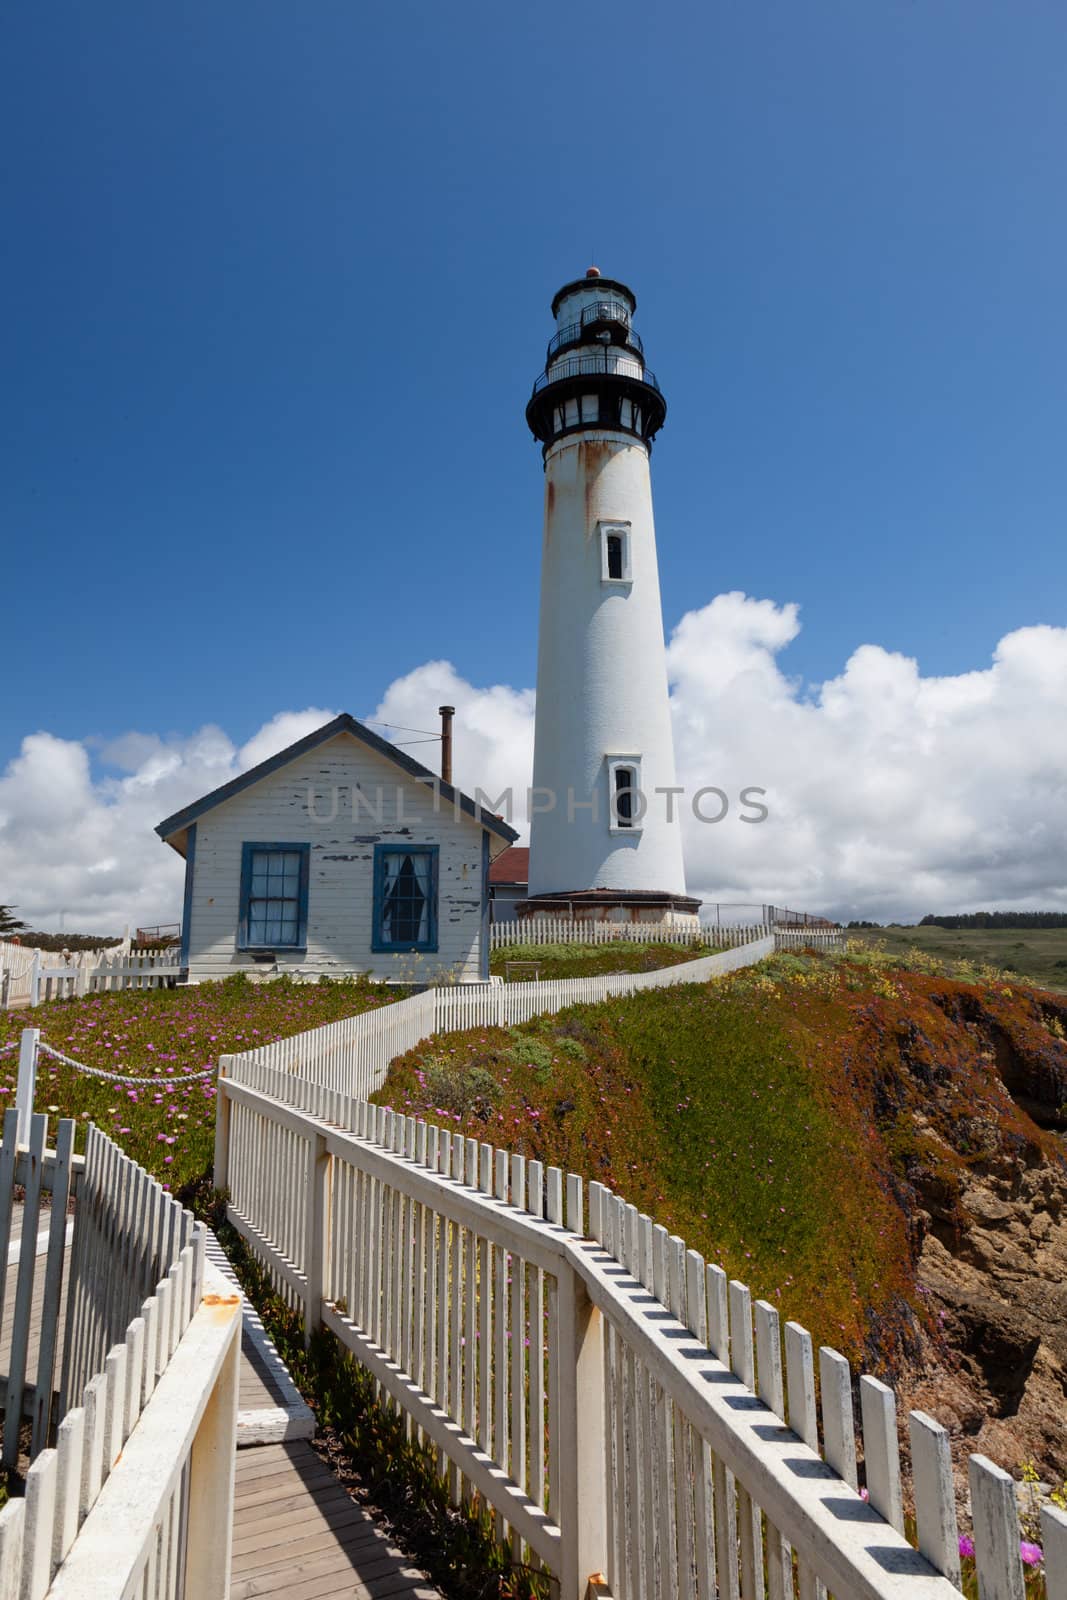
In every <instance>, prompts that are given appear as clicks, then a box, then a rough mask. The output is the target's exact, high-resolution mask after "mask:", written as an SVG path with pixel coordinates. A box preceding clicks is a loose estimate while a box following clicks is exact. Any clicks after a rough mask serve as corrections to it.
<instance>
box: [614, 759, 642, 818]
mask: <svg viewBox="0 0 1067 1600" xmlns="http://www.w3.org/2000/svg"><path fill="white" fill-rule="evenodd" d="M608 787H609V793H610V799H609V805H608V816H609V826H610V828H611V831H612V832H613V833H615V832H617V831H618V830H619V829H623V830H625V831H626V832H632V831H636V830H638V829H639V828H640V826H641V818H642V816H643V815H644V810H645V806H644V797H643V795H642V794H641V763H640V761H639V760H638V759H637V757H628V758H627V757H620V758H618V759H615V760H612V761H610V762H609V764H608Z"/></svg>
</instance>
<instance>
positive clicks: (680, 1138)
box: [375, 946, 1063, 1364]
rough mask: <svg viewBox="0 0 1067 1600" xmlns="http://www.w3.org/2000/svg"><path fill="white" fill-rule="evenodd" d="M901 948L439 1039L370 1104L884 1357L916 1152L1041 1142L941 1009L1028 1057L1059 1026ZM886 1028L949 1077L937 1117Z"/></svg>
mask: <svg viewBox="0 0 1067 1600" xmlns="http://www.w3.org/2000/svg"><path fill="white" fill-rule="evenodd" d="M921 961H922V966H923V969H924V970H922V971H920V972H916V973H911V972H907V971H902V970H900V964H899V961H898V959H897V958H896V957H894V956H892V955H890V954H888V953H886V952H884V951H878V950H870V949H867V950H864V949H863V948H862V947H860V948H857V947H856V946H853V948H852V951H851V952H849V953H848V954H842V955H834V956H820V955H811V954H788V955H779V956H776V957H774V958H772V959H771V960H769V961H767V962H764V963H761V965H760V966H759V967H756V968H751V969H747V970H745V971H742V972H738V973H735V974H734V975H732V976H730V977H727V978H724V979H720V980H716V981H715V982H713V983H710V984H702V985H692V986H688V985H687V986H684V987H680V988H675V989H670V990H652V991H648V992H646V993H643V994H639V995H637V996H634V997H633V998H631V999H627V1000H624V1001H614V1002H609V1003H607V1004H603V1005H598V1006H578V1007H574V1008H572V1009H570V1010H568V1011H566V1012H562V1013H560V1014H559V1015H558V1016H554V1017H543V1018H536V1019H534V1020H533V1021H532V1022H530V1023H528V1024H525V1025H524V1026H522V1027H514V1028H509V1029H491V1028H482V1029H475V1030H472V1031H471V1032H469V1033H466V1034H454V1035H449V1036H448V1037H447V1038H444V1037H439V1038H436V1039H434V1040H431V1041H427V1042H426V1044H424V1045H423V1046H420V1047H418V1048H417V1049H415V1050H413V1051H412V1052H410V1053H409V1054H408V1055H407V1056H405V1057H403V1058H402V1059H401V1060H399V1061H398V1062H395V1063H394V1065H393V1068H392V1071H391V1072H390V1075H389V1078H388V1080H387V1082H386V1084H385V1086H384V1088H383V1089H382V1090H381V1092H380V1093H379V1094H378V1095H377V1096H375V1098H376V1099H378V1100H380V1101H381V1102H382V1103H386V1104H391V1105H393V1106H395V1107H397V1108H398V1109H401V1110H403V1111H405V1112H407V1113H409V1114H416V1115H420V1116H424V1117H426V1118H427V1119H428V1120H430V1121H435V1122H438V1123H441V1122H444V1123H445V1124H450V1125H451V1126H453V1127H454V1128H455V1130H456V1131H457V1132H462V1133H464V1134H466V1135H469V1136H472V1137H474V1138H477V1139H485V1140H489V1141H491V1142H492V1143H494V1144H495V1145H497V1146H498V1147H500V1148H506V1149H512V1150H519V1151H522V1152H524V1153H525V1154H526V1155H527V1156H530V1157H535V1158H537V1159H539V1160H542V1161H544V1162H546V1163H549V1164H552V1165H558V1166H561V1167H563V1168H564V1169H565V1170H570V1171H573V1172H579V1173H581V1174H583V1175H584V1176H585V1177H586V1178H587V1179H591V1178H597V1179H599V1180H600V1181H602V1182H604V1183H606V1184H608V1185H609V1186H610V1187H611V1188H612V1189H614V1190H615V1192H616V1193H618V1194H622V1195H624V1196H625V1197H626V1198H627V1199H628V1200H630V1201H632V1202H634V1203H635V1204H637V1205H638V1206H639V1207H640V1209H642V1210H644V1211H647V1212H648V1213H649V1214H650V1215H652V1216H653V1217H654V1218H655V1219H656V1220H657V1221H659V1222H662V1223H664V1224H665V1225H666V1226H667V1227H668V1228H670V1229H671V1231H673V1232H677V1233H679V1234H681V1235H682V1236H683V1237H684V1238H685V1239H686V1240H687V1241H688V1243H689V1244H690V1245H691V1246H692V1247H694V1248H696V1249H699V1250H700V1251H701V1252H702V1253H703V1254H704V1255H705V1256H707V1257H708V1258H709V1259H711V1260H716V1261H719V1262H721V1263H722V1265H723V1266H724V1267H726V1269H727V1270H728V1272H729V1273H730V1274H731V1275H733V1276H737V1277H740V1278H742V1279H744V1280H745V1281H747V1282H748V1283H749V1284H750V1285H751V1287H752V1289H753V1292H754V1293H757V1294H759V1295H762V1296H764V1297H765V1298H767V1299H769V1300H771V1302H772V1303H773V1304H776V1305H778V1306H780V1308H781V1310H782V1313H783V1316H796V1317H798V1318H799V1319H800V1320H801V1321H803V1322H805V1324H806V1325H807V1326H808V1327H809V1328H811V1330H812V1332H813V1333H814V1334H815V1335H816V1337H817V1339H819V1340H824V1341H826V1342H828V1343H832V1344H835V1345H837V1347H838V1348H840V1349H843V1350H844V1351H845V1352H846V1353H848V1354H849V1355H850V1356H852V1357H853V1358H858V1357H859V1356H860V1354H861V1352H863V1353H865V1355H866V1358H867V1359H868V1360H873V1361H874V1362H875V1364H878V1363H879V1360H880V1356H879V1351H882V1350H884V1353H885V1359H886V1360H887V1361H889V1362H891V1361H892V1359H893V1352H894V1351H897V1350H899V1348H900V1347H901V1344H902V1341H903V1340H905V1339H906V1337H907V1335H906V1329H907V1327H908V1326H909V1318H914V1317H915V1316H921V1315H922V1314H923V1313H922V1305H921V1302H920V1301H919V1300H918V1299H916V1295H915V1287H914V1278H913V1261H912V1257H911V1249H910V1242H909V1241H910V1239H911V1230H912V1228H913V1224H914V1219H913V1217H912V1216H911V1215H910V1214H909V1213H908V1210H907V1207H906V1206H905V1205H902V1202H901V1195H902V1194H904V1193H906V1192H907V1182H906V1174H907V1173H908V1172H910V1171H911V1169H912V1166H913V1165H914V1163H915V1162H917V1161H920V1160H921V1161H924V1162H926V1163H927V1165H930V1164H931V1163H933V1164H936V1165H938V1169H939V1172H940V1167H941V1166H942V1165H943V1166H944V1172H943V1174H941V1178H942V1179H943V1186H944V1188H945V1192H946V1194H949V1195H951V1194H953V1193H955V1192H956V1191H957V1190H958V1188H959V1184H960V1173H961V1172H962V1171H963V1170H964V1168H965V1167H966V1165H967V1163H968V1162H969V1161H970V1160H971V1159H973V1156H972V1155H971V1154H970V1153H968V1151H967V1150H962V1151H960V1152H957V1151H956V1150H955V1144H958V1143H959V1141H960V1139H961V1138H963V1137H964V1134H965V1132H966V1129H967V1128H968V1127H969V1126H970V1124H971V1121H972V1120H973V1118H974V1117H975V1116H977V1115H978V1114H979V1112H982V1114H983V1115H986V1116H987V1117H988V1118H991V1119H996V1121H997V1122H998V1123H999V1125H1000V1126H1002V1127H1003V1128H1004V1130H1005V1136H1006V1137H1010V1138H1012V1139H1016V1140H1018V1141H1020V1142H1021V1144H1026V1143H1029V1142H1036V1143H1037V1144H1038V1145H1039V1146H1040V1147H1041V1148H1042V1149H1043V1148H1044V1146H1045V1144H1046V1143H1048V1144H1049V1148H1050V1149H1053V1148H1055V1147H1054V1145H1053V1143H1052V1140H1053V1135H1051V1134H1045V1133H1042V1132H1041V1131H1040V1130H1038V1129H1036V1128H1035V1127H1034V1125H1033V1124H1032V1123H1031V1122H1030V1120H1029V1118H1028V1117H1025V1116H1024V1115H1023V1114H1022V1113H1018V1115H1016V1112H1015V1110H1014V1109H1013V1108H1012V1106H1011V1103H1010V1101H1009V1100H1008V1098H1007V1097H1006V1095H1005V1093H1004V1089H1003V1085H1002V1084H1001V1083H1000V1081H999V1078H998V1077H997V1074H996V1069H995V1066H993V1065H992V1064H991V1060H990V1055H991V1053H990V1052H989V1051H984V1052H983V1051H982V1050H980V1049H976V1046H975V1038H974V1035H973V1034H972V1033H971V1032H970V1031H969V1029H968V1027H967V1026H963V1025H961V1023H960V1020H959V1015H957V1011H958V1010H959V1008H961V1007H965V1006H966V1007H970V1008H971V1009H972V1010H975V1011H976V1014H977V1015H979V1016H981V1017H984V1018H986V1019H987V1024H988V1032H989V1034H990V1036H991V1037H992V1036H993V1035H994V1034H996V1035H998V1036H1001V1037H1004V1038H1010V1039H1012V1040H1014V1041H1016V1042H1017V1048H1018V1050H1019V1052H1020V1054H1021V1055H1025V1057H1026V1059H1031V1058H1034V1059H1036V1058H1037V1057H1043V1056H1048V1057H1049V1058H1050V1059H1051V1057H1053V1056H1055V1057H1056V1059H1057V1060H1059V1059H1060V1056H1061V1055H1062V1051H1063V1046H1062V1043H1061V1041H1062V1031H1061V1032H1057V1031H1056V1030H1057V1027H1059V1028H1062V1024H1061V1023H1057V1022H1049V1021H1048V1020H1047V1018H1046V1016H1045V1012H1044V1011H1043V1010H1042V1008H1041V1006H1040V1004H1039V1003H1038V1002H1037V1001H1036V999H1035V998H1034V997H1032V996H1031V995H1030V993H1029V991H1027V990H1026V989H1024V988H1022V987H1021V986H1019V985H1018V984H1017V983H1015V982H1014V981H1013V980H1012V979H1011V978H1010V976H1008V977H1004V976H1001V977H1000V978H998V977H996V975H995V974H991V973H990V974H985V975H982V976H981V977H980V978H979V979H978V981H972V983H970V984H964V983H957V982H955V981H954V980H952V979H951V978H948V977H945V976H942V975H940V973H939V970H938V964H937V963H936V962H935V961H934V959H933V958H932V957H930V956H929V955H926V956H924V957H922V958H921ZM969 976H970V977H971V978H972V980H973V979H975V978H976V977H977V976H978V975H976V974H974V973H971V974H969ZM965 990H966V992H967V994H968V995H969V996H972V997H973V998H971V999H968V1000H966V1001H964V1000H963V999H962V996H963V994H964V991H965ZM957 993H958V994H959V995H960V996H961V999H960V1000H959V1002H958V1003H957V1001H956V999H955V998H954V996H955V995H956V994H957ZM982 1025H983V1026H985V1024H982ZM901 1041H905V1043H907V1044H908V1049H909V1050H911V1051H912V1053H913V1055H915V1057H916V1060H917V1059H918V1055H919V1054H920V1053H922V1052H928V1053H929V1055H930V1061H931V1068H930V1070H931V1071H933V1070H934V1065H935V1064H936V1069H937V1071H938V1072H939V1073H945V1072H947V1073H949V1075H950V1082H949V1087H947V1088H946V1089H945V1092H944V1095H943V1097H942V1099H943V1102H944V1106H945V1107H947V1110H946V1113H945V1118H944V1125H943V1126H942V1125H941V1122H940V1121H937V1118H936V1117H935V1112H934V1109H933V1108H932V1106H931V1105H930V1104H929V1097H928V1095H926V1094H925V1091H922V1090H921V1074H920V1073H919V1069H918V1067H916V1066H914V1063H913V1064H912V1065H911V1066H909V1067H908V1068H907V1069H905V1068H904V1067H903V1066H902V1061H901V1051H902V1048H903V1046H902V1042H901ZM908 1041H911V1043H908ZM924 1060H925V1056H924ZM887 1084H892V1085H893V1090H892V1093H888V1092H887V1091H886V1087H885V1086H886V1085H887ZM912 1102H914V1105H913V1104H912ZM913 1116H914V1118H915V1119H916V1120H915V1122H914V1123H913V1120H912V1119H913ZM923 1118H926V1119H927V1122H928V1123H929V1124H930V1125H931V1126H933V1124H934V1123H935V1122H936V1123H937V1127H936V1134H937V1136H936V1137H934V1135H933V1134H929V1135H928V1134H924V1133H922V1132H921V1128H922V1127H923V1126H926V1124H925V1123H923V1122H922V1119H923ZM917 1130H918V1131H917ZM961 1130H963V1131H962V1132H961ZM924 1141H925V1142H924ZM927 1145H929V1148H927ZM920 1146H921V1149H920ZM875 1330H877V1339H878V1341H879V1346H878V1349H872V1346H871V1340H872V1337H873V1336H874V1332H875Z"/></svg>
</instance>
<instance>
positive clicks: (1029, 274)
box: [0, 0, 1067, 757]
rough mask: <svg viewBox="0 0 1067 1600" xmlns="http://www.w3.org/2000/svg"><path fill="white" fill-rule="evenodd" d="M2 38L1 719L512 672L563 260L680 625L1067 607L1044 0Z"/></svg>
mask: <svg viewBox="0 0 1067 1600" xmlns="http://www.w3.org/2000/svg"><path fill="white" fill-rule="evenodd" d="M5 32H6V40H5V47H4V58H5V63H6V65H5V67H4V81H3V93H2V96H0V99H2V102H3V111H2V118H3V145H4V149H5V151H6V153H7V161H6V167H7V173H6V181H5V191H6V204H5V211H6V215H7V230H6V231H7V244H6V248H5V256H4V264H3V294H4V303H5V308H6V318H5V320H6V324H7V333H6V339H5V346H6V350H5V366H6V372H7V381H6V383H5V385H4V392H3V401H2V404H3V410H4V415H3V419H2V423H3V426H2V441H3V442H2V446H0V448H2V451H3V458H4V459H3V471H2V480H0V522H2V528H3V534H4V543H5V545H6V554H5V557H4V574H5V579H6V582H5V585H4V587H5V590H6V604H5V606H4V634H3V637H4V654H5V656H6V657H7V660H8V663H11V662H12V661H14V662H16V663H18V664H19V665H20V666H21V667H25V668H26V669H28V670H27V671H26V672H25V678H24V681H21V682H20V684H19V688H18V692H17V693H13V694H6V695H5V696H4V697H3V705H2V709H0V717H2V731H0V755H3V756H4V757H7V756H10V755H11V754H13V753H14V751H15V750H16V749H17V746H18V741H19V739H20V738H21V736H22V735H23V734H25V733H27V732H31V731H33V730H34V729H36V728H47V729H49V730H50V731H52V732H54V733H56V734H59V735H62V736H64V737H72V738H85V737H91V736H94V735H95V736H99V737H102V738H108V737H114V736H115V735H117V734H120V733H122V732H124V731H125V730H127V729H129V728H139V729H154V730H161V731H164V732H165V731H169V730H187V729H190V728H192V727H195V726H197V725H199V724H200V723H202V722H203V721H205V720H217V721H218V722H220V723H221V724H222V725H223V726H225V727H226V728H227V729H229V730H230V731H231V733H232V734H233V735H234V737H236V738H243V737H247V736H248V735H249V734H250V733H251V732H252V731H253V730H254V729H255V728H256V727H258V726H259V724H260V723H261V722H262V721H263V720H264V719H265V718H266V717H268V716H269V715H271V714H272V713H273V712H274V711H276V710H277V709H278V708H279V707H281V706H298V705H303V704H309V703H311V704H324V705H330V706H333V705H343V706H345V707H347V708H349V709H351V710H352V711H353V712H355V713H356V714H357V715H359V714H367V713H368V712H369V711H370V710H371V709H372V707H373V706H374V705H375V704H376V703H377V701H378V698H379V696H380V694H381V692H382V690H383V689H384V688H385V686H386V685H387V684H388V682H389V681H390V680H391V679H392V678H393V677H395V676H396V675H398V674H400V673H403V672H404V671H406V670H408V669H409V668H410V667H411V666H413V665H415V664H417V663H418V662H420V661H423V660H426V659H428V658H432V657H437V656H446V657H448V658H450V659H451V660H452V661H454V662H455V664H456V666H457V668H458V669H459V671H460V672H461V673H462V674H464V675H465V676H467V677H469V678H470V679H471V680H472V681H473V682H477V683H482V684H486V683H492V682H497V681H504V682H508V683H513V684H517V685H524V684H532V682H533V676H534V661H535V648H536V591H537V578H538V547H539V536H540V517H541V468H540V460H539V453H538V449H537V447H536V445H535V444H534V442H533V441H532V440H531V438H530V437H529V435H528V433H527V431H526V428H525V423H524V420H523V408H524V404H525V400H526V398H527V394H528V390H529V386H530V383H531V381H532V379H533V377H534V376H535V374H536V372H537V371H538V370H539V366H540V364H541V361H542V357H543V347H544V343H545V340H546V338H547V336H548V334H549V332H550V323H549V312H548V301H549V299H550V297H551V295H552V293H553V291H554V290H555V289H556V288H557V287H558V285H559V284H560V283H561V282H562V281H564V279H566V278H568V277H570V276H572V275H578V274H580V273H581V272H582V271H583V270H584V268H585V266H586V265H587V264H588V262H589V260H590V258H591V257H595V259H596V261H597V262H598V263H599V264H600V266H601V267H602V268H603V270H604V271H605V272H607V273H612V274H615V275H618V276H621V277H623V278H624V279H626V280H627V281H628V282H630V283H632V284H633V285H634V286H635V288H636V290H637V293H638V298H639V309H638V325H639V327H640V328H641V330H642V332H643V335H644V338H645V342H646V348H647V350H648V354H649V359H650V363H651V365H652V366H653V367H654V368H655V369H656V371H657V373H658V374H659V376H660V379H661V381H662V383H663V386H664V389H665V391H666V394H667V397H668V402H669V406H670V411H669V417H668V423H667V427H666V428H665V430H664V432H663V433H662V435H661V437H660V440H659V442H658V443H657V446H656V450H655V459H654V488H655V494H656V505H657V521H658V529H659V538H660V548H661V561H662V577H663V592H664V608H665V614H666V619H667V623H668V626H671V625H673V623H674V622H676V621H677V619H678V618H679V617H680V616H681V614H682V613H683V612H684V611H685V610H686V609H688V608H690V607H692V606H695V605H700V604H703V603H705V602H706V601H708V600H710V599H711V598H712V597H713V596H714V595H715V594H716V593H717V592H719V591H722V590H731V589H742V590H744V591H746V592H747V593H749V594H751V595H754V596H757V597H764V598H770V599H773V600H775V601H777V602H779V603H781V602H785V601H795V602H798V603H799V604H800V606H801V621H802V624H803V627H802V631H801V633H800V635H799V637H798V639H797V640H796V642H795V643H794V644H792V645H791V646H790V648H789V650H788V652H787V654H786V656H785V657H784V658H783V665H784V666H785V668H786V669H787V670H788V671H789V672H790V673H794V674H800V675H802V676H803V677H804V678H806V679H809V680H815V681H818V680H821V679H823V678H825V677H827V676H829V675H831V674H833V673H836V672H838V671H840V669H841V667H842V665H843V663H844V661H845V660H846V658H847V657H848V655H849V653H850V652H851V651H852V650H853V649H854V648H855V647H856V646H857V645H858V644H860V643H863V642H864V641H870V640H875V641H877V642H879V643H881V644H883V645H885V646H886V647H888V648H892V649H898V650H902V651H904V652H907V653H911V654H915V655H916V656H917V657H918V658H919V661H920V664H921V667H922V669H923V671H924V672H925V673H941V672H946V673H947V672H953V673H955V672H959V671H962V670H965V669H967V668H969V667H976V666H981V665H984V664H986V663H987V661H988V658H989V654H990V652H991V650H992V649H993V647H994V645H995V643H996V641H997V640H998V639H999V638H1000V637H1001V636H1002V635H1003V634H1004V633H1005V632H1006V631H1008V630H1010V629H1012V628H1014V627H1017V626H1019V625H1021V624H1023V623H1035V622H1042V621H1043V622H1059V621H1061V620H1063V593H1064V578H1065V576H1067V540H1065V539H1064V537H1063V535H1064V522H1065V512H1067V450H1065V449H1064V417H1065V412H1067V359H1065V357H1067V350H1065V344H1067V339H1065V335H1067V312H1065V309H1064V308H1065V296H1064V291H1063V285H1064V282H1065V281H1067V270H1065V269H1067V262H1065V254H1067V251H1065V245H1067V222H1065V211H1064V207H1063V204H1062V194H1063V191H1062V179H1063V170H1062V161H1063V152H1064V149H1065V148H1067V96H1065V95H1064V93H1063V60H1064V48H1065V46H1067V17H1065V13H1064V11H1063V9H1062V6H1060V5H1059V4H1056V3H1054V0H1024V3H1020V4H1011V5H1009V4H1007V3H1006V0H1004V3H993V0H981V3H978V4H975V3H974V0H929V3H925V0H924V3H922V4H919V3H904V0H805V3H803V4H797V3H795V0H790V3H784V0H782V3H769V0H757V3H746V4H743V5H742V4H737V3H729V4H725V3H716V4H713V5H705V4H700V5H667V6H665V7H662V8H659V9H655V8H652V7H651V6H647V5H645V6H639V5H636V4H631V3H622V4H618V5H616V6H614V7H613V8H612V9H611V12H610V15H609V14H604V13H600V12H598V13H596V14H594V13H592V12H588V11H583V10H582V9H581V8H576V7H566V8H565V7H560V6H554V5H547V6H541V7H528V8H518V7H501V6H490V5H481V4H461V5H456V6H449V7H445V6H440V5H432V6H431V5H413V4H403V3H399V4H393V5H390V6H388V7H380V8H371V7H368V6H360V5H356V4H354V3H352V0H347V3H344V4H341V3H334V0H314V3H312V4H308V5H302V6H298V5H296V4H295V3H294V0H288V3H285V4H281V3H278V0H256V3H255V4H250V3H243V0H227V4H226V5H225V6H219V5H214V4H212V5H208V4H205V3H191V4H189V5H187V6H183V7H180V8H174V7H171V8H167V9H166V10H165V11H163V10H160V9H159V8H154V7H145V6H142V5H134V4H128V3H123V0H111V3H109V4H108V5H107V6H94V7H67V8H62V9H61V10H57V9H56V8H54V7H32V6H29V5H22V6H21V7H18V8H17V9H15V10H14V11H13V12H12V11H9V13H8V16H7V20H6V24H5ZM30 669H32V670H30ZM8 682H9V683H10V682H11V677H10V668H9V675H8Z"/></svg>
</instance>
